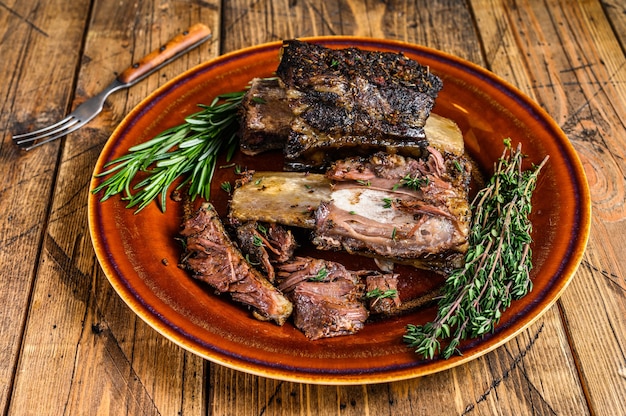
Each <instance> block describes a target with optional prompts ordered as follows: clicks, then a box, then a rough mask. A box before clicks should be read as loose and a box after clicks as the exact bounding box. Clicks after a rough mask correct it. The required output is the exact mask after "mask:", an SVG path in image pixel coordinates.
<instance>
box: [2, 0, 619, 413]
mask: <svg viewBox="0 0 626 416" xmlns="http://www.w3.org/2000/svg"><path fill="white" fill-rule="evenodd" d="M195 22H203V23H205V24H207V25H208V26H210V27H211V28H212V29H213V33H214V36H213V39H212V40H211V41H210V43H207V44H205V45H204V46H202V47H201V48H200V49H198V50H195V51H193V52H192V53H190V54H188V55H186V56H184V57H183V58H182V59H180V60H178V61H176V62H175V63H173V64H171V65H170V66H167V67H166V68H164V69H162V70H161V71H160V72H159V73H158V74H155V75H153V76H150V77H149V78H147V79H146V80H144V81H143V82H142V83H141V84H139V85H136V86H135V87H133V88H131V89H130V90H127V91H125V92H120V93H117V94H116V95H114V96H112V97H111V98H110V99H109V100H108V102H107V104H106V106H105V109H104V111H103V113H102V114H101V115H100V116H99V117H98V118H96V119H95V120H94V121H92V122H91V123H90V124H89V125H88V126H86V127H84V128H83V129H81V130H80V131H78V132H76V133H73V134H71V135H70V136H68V137H67V138H65V139H62V140H58V141H55V142H52V143H50V144H47V145H45V146H42V147H39V148H37V149H35V150H32V151H30V152H23V151H20V150H19V149H18V148H16V147H15V146H14V145H13V143H12V142H11V135H12V134H14V133H16V132H21V131H24V130H28V129H32V128H36V127H40V126H42V125H45V124H47V123H50V122H52V121H55V120H56V119H60V118H61V117H62V116H63V115H64V114H66V113H67V112H68V111H69V110H71V109H72V108H73V107H75V106H76V105H77V104H79V103H81V102H83V101H84V100H86V99H87V98H88V97H90V96H92V95H94V94H96V93H97V92H99V91H100V90H101V89H102V88H103V87H104V86H105V85H106V84H107V83H108V82H110V81H111V80H112V79H113V77H114V75H115V74H116V71H120V70H122V69H123V68H125V67H126V66H128V65H129V64H130V63H131V62H134V61H136V60H137V59H139V58H140V57H141V56H142V55H144V54H145V53H147V52H149V51H151V50H153V49H155V48H156V47H157V46H158V45H160V44H163V43H164V42H166V41H167V40H168V38H170V37H171V36H172V35H174V34H176V33H178V32H180V31H181V30H183V29H184V28H186V27H188V26H190V25H191V24H193V23H195ZM338 34H346V35H360V36H368V37H379V38H389V39H399V40H403V41H408V42H412V43H417V44H423V45H426V46H429V47H433V48H437V49H440V50H443V51H446V52H449V53H452V54H455V55H458V56H459V57H462V58H464V59H467V60H469V61H472V62H474V63H476V64H478V65H481V66H484V67H486V68H488V69H489V70H491V71H493V72H494V73H496V74H497V75H499V76H501V77H502V78H504V79H506V80H507V81H509V82H511V83H512V84H514V85H515V86H517V87H518V88H520V89H521V90H522V91H523V92H524V93H526V94H527V95H529V96H530V97H532V98H533V99H535V100H536V101H537V102H538V103H539V104H540V105H541V106H543V107H544V108H545V109H546V110H547V111H548V112H549V113H550V115H551V116H552V117H553V118H554V119H555V120H556V122H557V123H558V124H559V125H560V126H561V127H562V129H563V130H564V132H565V133H566V134H567V136H568V138H569V139H570V140H571V142H572V144H573V145H574V147H575V148H576V150H577V151H578V153H579V155H580V157H581V159H582V161H583V164H584V167H585V170H586V173H587V175H588V180H589V184H590V187H591V192H592V200H593V219H592V232H591V236H590V241H589V245H588V248H587V251H586V253H585V256H584V259H583V261H582V264H581V266H580V268H579V270H578V272H577V274H576V276H575V277H574V279H573V282H572V283H571V285H570V286H569V287H568V289H567V290H566V292H565V294H564V295H563V296H562V298H561V299H560V300H559V301H558V302H557V304H555V305H554V306H553V307H552V308H551V309H550V310H549V311H548V312H547V313H546V314H545V315H543V316H542V317H541V318H540V319H539V320H538V321H537V322H536V323H534V324H533V325H532V326H530V327H529V328H528V329H527V330H525V331H524V332H523V333H522V334H521V335H519V336H518V337H516V338H515V339H514V340H512V341H510V342H509V343H507V344H505V345H504V346H502V347H501V348H498V349H497V350H495V351H493V352H491V353H489V354H487V355H485V356H483V357H482V358H479V359H476V360H474V361H472V362H470V363H468V364H465V365H462V366H459V367H456V368H453V369H451V370H448V371H444V372H440V373H437V374H434V375H430V376H426V377H422V378H417V379H411V380H407V381H401V382H393V383H388V384H373V385H361V386H322V385H307V384H298V383H292V382H283V381H277V380H271V379H265V378H262V377H257V376H253V375H249V374H245V373H241V372H238V371H234V370H230V369H228V368H225V367H222V366H219V365H216V364H213V363H210V362H207V361H205V360H203V359H201V358H199V357H197V356H195V355H194V354H192V353H189V352H186V351H185V350H183V349H181V348H179V347H178V346H176V345H174V344H173V343H172V342H170V341H168V340H167V339H165V338H164V337H163V336H161V335H159V334H158V333H156V332H155V331H154V330H152V329H151V328H150V327H148V325H146V324H145V323H144V322H143V321H142V320H140V319H139V318H137V317H136V316H135V315H134V314H133V313H132V312H131V311H130V310H129V308H128V307H127V306H126V305H125V304H124V303H123V302H122V301H121V300H120V298H119V297H118V296H117V294H116V293H115V292H114V291H113V290H112V288H111V287H110V285H109V283H108V281H107V279H106V278H105V276H104V275H103V273H102V271H101V270H100V268H99V266H98V263H97V261H96V258H95V256H94V252H93V249H92V245H91V240H90V237H89V232H88V226H87V197H88V186H89V181H90V178H91V175H92V171H93V167H94V164H95V162H96V159H97V158H98V155H99V153H100V151H101V149H102V147H103V145H104V143H105V141H106V140H107V138H108V136H109V135H110V133H111V132H112V131H113V129H114V128H115V126H116V125H117V124H118V123H119V122H120V120H121V119H122V118H123V117H124V116H125V115H126V114H127V113H128V112H129V111H130V109H132V108H133V107H134V106H135V105H136V104H137V103H138V102H139V101H140V100H141V99H143V98H144V97H146V96H147V95H148V94H149V93H150V92H151V91H153V90H154V89H155V88H157V87H158V86H159V85H162V84H163V83H165V82H166V81H167V80H168V79H170V78H172V77H173V76H175V75H177V74H179V73H181V72H183V71H184V70H186V69H188V68H191V67H193V66H194V65H197V64H199V63H201V62H203V61H205V60H208V59H210V58H212V57H215V56H217V55H219V54H221V53H225V52H228V51H232V50H235V49H238V48H242V47H246V46H250V45H255V44H258V43H262V42H267V41H274V40H280V39H283V38H292V37H296V36H314V35H338ZM0 39H1V43H0V57H1V58H0V79H1V80H2V82H1V83H0V129H1V133H2V147H1V153H0V171H1V172H2V181H3V185H2V186H1V187H0V206H1V207H2V211H1V214H0V227H1V228H0V235H1V240H0V273H1V276H2V278H1V279H0V305H2V306H1V309H0V334H1V343H0V409H1V412H2V414H11V415H14V414H15V415H17V414H33V415H44V414H45V415H50V414H76V415H91V414H101V413H102V414H104V413H111V414H124V413H126V414H133V415H139V414H141V415H148V414H162V415H176V414H184V415H192V414H214V415H234V414H241V415H251V414H258V415H274V414H307V415H309V414H311V415H317V414H343V415H348V414H354V415H368V414H371V415H380V414H389V415H394V416H400V415H421V414H424V415H440V414H441V415H452V414H467V415H471V414H485V415H487V414H504V415H517V416H521V415H527V414H533V415H534V414H558V415H583V414H597V415H624V414H626V319H624V316H625V315H626V278H625V277H624V276H625V274H626V251H625V247H626V244H624V236H625V235H626V204H625V203H624V202H625V200H626V190H625V179H624V178H625V177H626V58H625V56H624V48H626V4H625V3H624V2H623V0H585V1H583V0H580V1H573V0H561V1H558V0H549V1H539V0H518V1H512V0H466V1H460V0H459V1H457V0H416V1H400V0H397V1H396V0H391V1H385V2H377V1H372V0H367V1H359V0H346V1H341V2H333V1H326V0H310V1H296V0H290V1H287V0H278V1H269V0H267V1H253V2H247V1H246V2H244V1H241V0H234V1H225V2H219V1H217V0H205V1H201V2H200V1H198V2H182V1H179V2H173V1H168V0H159V1H155V0H145V1H126V0H120V1H104V0H91V1H90V0H74V1H71V2H70V1H66V0H46V1H42V0H19V1H18V0H5V1H1V2H0Z"/></svg>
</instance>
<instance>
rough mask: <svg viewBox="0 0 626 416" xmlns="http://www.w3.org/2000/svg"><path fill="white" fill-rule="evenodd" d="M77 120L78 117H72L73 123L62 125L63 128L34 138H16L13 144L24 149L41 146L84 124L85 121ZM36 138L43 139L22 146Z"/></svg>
mask: <svg viewBox="0 0 626 416" xmlns="http://www.w3.org/2000/svg"><path fill="white" fill-rule="evenodd" d="M79 121H80V120H78V119H74V120H73V123H69V124H68V125H66V126H63V129H61V128H59V129H57V130H56V131H55V132H53V133H49V134H47V135H42V136H40V137H36V138H35V139H28V140H17V141H16V142H15V144H17V145H18V146H20V147H21V148H22V149H24V150H31V149H34V148H35V147H38V146H41V145H42V144H45V143H48V142H51V141H53V140H56V139H58V138H60V137H63V136H65V135H67V134H70V133H71V132H73V131H76V130H78V129H79V128H81V127H82V126H83V125H84V124H85V123H80V122H79ZM54 133H56V134H54ZM38 139H43V140H41V141H39V142H37V143H34V144H32V145H30V146H24V145H26V144H29V143H33V142H34V141H35V140H38Z"/></svg>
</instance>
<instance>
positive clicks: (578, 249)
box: [88, 35, 591, 385]
mask: <svg viewBox="0 0 626 416" xmlns="http://www.w3.org/2000/svg"><path fill="white" fill-rule="evenodd" d="M299 39H301V40H303V41H312V42H316V43H321V44H328V43H331V44H336V43H341V44H345V45H347V44H351V45H353V46H355V47H358V45H370V46H371V45H381V44H382V45H387V46H389V47H391V48H393V49H394V50H395V49H400V50H410V51H413V52H415V51H418V52H420V53H425V54H429V55H433V56H436V57H438V58H440V59H444V60H445V61H446V62H449V63H454V65H455V67H457V68H464V69H469V70H471V71H472V72H473V73H474V74H476V75H479V76H481V77H483V78H487V79H489V80H490V81H491V82H490V84H491V85H496V86H497V87H498V89H500V90H502V91H507V92H508V93H510V94H513V95H514V96H515V99H516V101H523V102H524V104H525V106H526V107H527V108H528V109H531V110H532V111H533V113H535V114H537V116H538V117H540V118H541V122H542V123H545V124H547V125H548V126H550V128H551V130H553V131H554V132H556V133H557V135H556V136H558V144H559V146H560V147H561V148H562V149H563V150H564V151H565V153H566V154H567V155H568V157H569V161H570V162H571V163H572V164H573V165H575V166H574V167H575V169H574V172H573V173H572V177H573V178H574V180H573V182H574V183H575V184H576V185H577V186H578V187H579V188H580V196H579V199H578V201H577V202H578V203H579V212H578V221H577V222H576V223H577V224H579V227H578V233H577V234H576V238H574V239H572V240H573V241H572V242H571V249H570V250H568V252H569V253H570V256H569V257H568V262H567V264H565V265H564V269H563V270H562V271H561V273H560V276H562V278H561V279H558V282H556V283H555V284H554V285H552V286H551V288H550V291H551V292H553V293H554V295H553V296H552V297H551V298H550V300H549V302H546V303H545V304H543V307H542V308H541V309H540V310H539V311H537V313H535V314H534V315H532V316H531V317H530V319H528V320H526V321H525V322H524V324H523V325H520V326H519V328H515V329H514V330H513V331H506V335H505V336H503V337H500V338H498V340H497V341H496V342H493V343H491V344H489V345H486V346H484V345H482V344H481V343H480V342H478V343H477V345H478V346H477V348H478V349H477V350H476V351H475V352H473V353H472V354H469V355H467V356H455V357H452V358H450V359H448V360H433V362H432V363H436V365H435V366H433V365H432V363H429V364H426V365H425V366H422V367H419V368H415V367H411V370H412V371H407V370H400V372H399V373H398V372H397V371H393V372H391V373H385V372H382V373H380V372H379V373H376V374H375V376H372V374H365V375H359V374H348V375H346V374H339V375H338V374H333V373H332V372H329V373H323V374H315V373H310V372H307V373H304V374H302V375H301V374H298V373H294V372H292V371H285V370H281V368H279V369H276V368H275V367H271V368H270V367H267V366H263V367H260V366H257V365H254V364H253V363H249V362H245V361H238V360H228V359H226V358H225V357H222V356H218V355H216V354H213V355H212V354H210V353H209V352H210V351H199V350H198V342H197V341H196V342H192V341H191V340H189V339H187V338H186V337H185V336H184V335H183V334H181V333H180V332H176V331H174V332H172V329H173V328H172V326H171V325H167V324H165V323H164V322H162V321H160V320H159V319H158V316H155V315H154V313H153V311H148V310H147V309H146V306H145V305H143V304H142V303H141V302H140V301H139V300H138V299H137V298H136V297H135V296H137V295H136V294H134V293H132V290H131V289H130V288H129V287H128V286H125V285H124V284H123V283H122V281H121V280H123V279H121V277H120V276H114V274H115V273H116V271H115V270H114V269H113V268H111V267H110V265H109V264H108V263H107V262H106V261H105V260H106V259H105V258H104V256H103V251H104V250H106V247H104V246H103V244H102V241H100V239H99V235H98V232H97V231H98V230H97V227H96V225H97V224H96V223H97V221H96V220H97V219H96V215H95V213H96V206H97V205H98V204H100V199H99V197H98V195H94V194H93V193H92V192H91V190H92V189H94V187H95V185H96V184H97V182H98V178H96V175H95V173H97V172H96V169H98V168H99V167H101V166H102V165H103V159H104V156H105V155H107V154H108V150H109V149H110V148H111V147H112V146H113V145H114V143H113V141H114V139H115V138H116V137H118V136H119V135H120V134H121V132H123V131H124V130H125V129H126V128H128V127H129V124H130V125H132V121H133V119H134V118H135V117H137V116H138V115H139V114H140V113H141V111H142V109H143V108H145V107H146V105H147V104H149V103H150V102H152V101H154V100H155V98H156V97H159V96H164V95H166V94H167V91H169V90H171V89H172V88H176V86H177V85H178V84H180V83H181V82H182V81H184V80H185V79H188V78H189V77H190V76H195V75H197V73H199V72H202V71H203V70H205V69H207V68H209V67H212V66H217V65H220V64H224V63H227V62H229V61H231V60H233V59H240V58H241V57H243V56H246V55H248V54H251V53H255V52H256V53H258V52H259V51H264V50H268V49H277V50H278V49H279V48H280V45H282V41H273V42H267V43H262V44H259V45H253V46H248V47H245V48H241V49H238V50H235V51H232V52H228V53H226V54H223V55H220V56H218V57H215V58H212V59H210V60H207V61H205V62H202V63H200V64H198V65H196V66H194V67H192V68H190V69H188V70H187V71H184V72H183V73H181V74H179V75H177V76H176V77H174V78H172V79H171V80H169V81H167V82H166V83H165V84H163V85H161V86H160V87H158V88H157V89H155V90H154V91H152V92H151V93H150V94H149V95H148V96H147V97H145V98H144V99H142V100H141V101H140V102H139V103H138V104H137V105H136V106H135V107H134V108H133V109H132V110H131V111H130V112H129V113H128V114H127V115H126V116H125V117H124V118H123V119H122V120H121V121H120V123H119V124H118V125H117V126H116V128H115V129H114V131H113V132H112V134H111V136H110V137H109V138H108V139H107V141H106V143H105V145H104V147H103V148H102V151H101V153H100V155H99V157H98V161H97V162H96V165H95V169H94V175H93V176H92V179H91V182H90V186H89V199H88V224H89V231H90V236H91V240H92V244H93V246H94V251H95V254H96V257H97V259H98V262H99V264H100V267H101V269H102V270H103V272H104V274H105V276H106V277H107V280H108V281H109V283H110V284H111V286H112V287H113V289H114V290H115V291H116V293H117V294H118V295H119V296H120V297H121V298H122V300H123V301H124V302H125V303H126V305H127V306H128V307H129V308H130V309H131V310H132V311H133V312H134V313H135V314H136V315H137V316H139V317H140V318H141V319H142V320H143V321H144V322H146V323H147V324H148V325H149V326H151V327H152V328H153V329H155V330H156V331H157V332H158V333H159V334H160V335H162V336H164V337H166V338H167V339H169V340H170V341H172V342H174V343H175V344H177V345H179V346H180V347H182V348H184V349H186V350H188V351H190V352H192V353H194V354H197V355H199V356H201V357H202V358H204V359H207V360H209V361H212V362H215V363H217V364H220V365H223V366H226V367H229V368H232V369H235V370H239V371H244V372H247V373H250V374H254V375H257V376H262V377H271V378H274V379H280V380H285V381H292V382H300V383H302V382H306V383H312V384H326V385H332V384H336V385H354V384H373V383H382V382H390V381H398V380H405V379H411V378H415V377H419V376H424V375H427V374H432V373H435V372H439V371H444V370H447V369H450V368H453V367H456V366H459V365H461V364H464V363H466V362H469V361H472V360H474V359H476V358H478V357H480V356H482V355H484V354H486V353H488V352H490V351H493V350H495V349H496V348H499V347H500V346H502V345H503V344H505V343H507V342H509V341H510V340H511V339H513V338H515V337H516V336H518V335H519V334H520V333H521V332H523V331H524V330H526V329H527V328H528V327H530V326H531V325H532V324H533V323H535V322H536V321H537V320H538V319H540V318H541V317H542V316H543V315H544V313H545V312H547V311H548V310H549V309H550V308H551V307H552V306H553V304H554V303H555V302H556V301H557V300H558V299H559V298H560V297H561V295H562V294H563V292H564V291H565V289H566V288H567V286H568V285H569V284H570V283H571V281H572V279H573V277H574V275H575V274H576V270H577V269H578V267H579V265H580V263H581V261H582V257H583V254H584V251H585V249H586V246H587V242H588V239H589V233H590V225H591V198H590V192H589V185H588V182H587V179H586V175H585V171H584V168H583V166H582V163H581V161H580V158H579V156H578V154H577V152H576V151H575V149H574V147H573V145H572V143H571V142H570V141H569V139H568V138H567V136H566V135H565V134H564V133H563V132H562V130H561V128H560V127H559V126H558V125H557V124H556V122H555V121H554V120H553V119H552V117H551V116H550V115H549V114H548V113H547V112H546V111H545V110H544V109H543V108H542V107H541V106H540V105H539V104H538V103H536V102H535V101H534V100H532V99H531V98H530V97H528V96H527V95H526V94H524V93H523V92H522V91H520V90H519V89H518V88H517V87H515V86H513V85H512V84H510V83H509V82H507V81H506V80H504V79H502V78H500V77H499V76H497V75H496V74H494V73H493V72H491V71H489V70H487V69H485V68H483V67H481V66H479V65H477V64H475V63H473V62H471V61H467V60H465V59H462V58H460V57H457V56H455V55H452V54H449V53H447V52H444V51H441V50H438V49H433V48H430V47H427V46H423V45H419V44H413V43H409V42H404V41H399V40H391V39H379V38H369V37H360V36H343V35H334V36H316V37H303V38H299ZM150 313H152V315H149V314H150ZM187 335H188V336H189V334H187ZM417 361H418V360H416V362H417Z"/></svg>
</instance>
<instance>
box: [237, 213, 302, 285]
mask: <svg viewBox="0 0 626 416" xmlns="http://www.w3.org/2000/svg"><path fill="white" fill-rule="evenodd" d="M236 233H237V240H238V241H239V246H240V247H241V251H242V252H243V253H244V254H246V255H247V256H248V257H249V259H248V260H249V261H251V262H252V263H254V264H258V267H259V268H260V269H261V270H262V271H264V272H265V275H266V276H267V279H268V280H269V281H270V282H274V278H275V271H274V264H275V263H284V262H286V261H287V260H289V259H290V258H291V257H292V256H293V253H294V251H295V250H296V248H297V246H298V244H297V242H296V239H295V238H294V236H293V234H292V233H291V230H288V229H287V228H285V227H283V226H281V225H279V224H276V223H259V222H256V221H251V222H247V223H245V224H242V225H240V226H238V227H237V228H236Z"/></svg>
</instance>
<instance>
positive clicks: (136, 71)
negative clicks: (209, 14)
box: [13, 23, 211, 150]
mask: <svg viewBox="0 0 626 416" xmlns="http://www.w3.org/2000/svg"><path fill="white" fill-rule="evenodd" d="M210 37H211V29H209V28H208V27H207V26H205V25H203V24H202V23H197V24H195V25H193V26H191V27H190V28H189V29H187V30H185V31H184V32H182V33H180V34H178V35H176V36H175V37H174V38H172V39H171V40H170V41H169V42H167V43H166V44H165V45H163V46H161V47H160V48H158V49H156V50H154V51H152V52H151V53H149V54H148V55H146V56H144V57H143V58H142V59H140V60H139V62H137V63H134V64H133V65H131V66H130V67H128V68H127V69H126V70H124V71H123V72H122V73H121V74H119V75H118V76H117V77H116V78H115V80H113V82H111V83H110V84H109V85H108V86H107V87H106V88H105V89H104V90H103V91H102V92H101V93H100V94H98V95H95V96H94V97H92V98H90V99H89V100H87V101H85V102H84V103H82V104H81V105H79V106H78V107H77V108H76V109H75V110H74V111H72V112H71V113H70V114H69V115H68V116H67V117H65V118H64V119H63V120H61V121H59V122H58V123H55V124H52V125H50V126H47V127H44V128H41V129H39V130H36V131H33V132H30V133H23V134H17V135H14V136H13V142H14V143H15V144H16V145H17V146H19V147H20V148H22V149H24V150H31V149H33V148H35V147H37V146H41V145H42V144H44V143H48V142H51V141H53V140H55V139H58V138H60V137H63V136H65V135H67V134H69V133H71V132H73V131H75V130H78V129H79V128H81V127H82V126H84V125H85V124H87V123H88V122H89V121H91V120H92V119H93V118H94V117H95V116H97V115H98V114H99V113H100V112H101V111H102V108H103V106H104V102H105V101H106V99H107V97H108V96H109V95H111V94H112V93H114V92H115V91H118V90H120V89H123V88H129V87H131V86H133V85H135V84H136V83H137V82H139V81H141V80H142V79H144V78H145V77H147V76H148V75H150V74H152V73H153V72H155V71H157V70H159V69H160V68H162V67H163V66H165V65H167V64H169V63H170V62H172V61H174V60H175V59H177V58H179V57H181V56H182V55H184V54H186V53H187V52H189V51H191V50H192V49H194V48H196V47H198V46H199V45H200V44H202V43H204V42H205V41H206V40H208V39H209V38H210Z"/></svg>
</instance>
